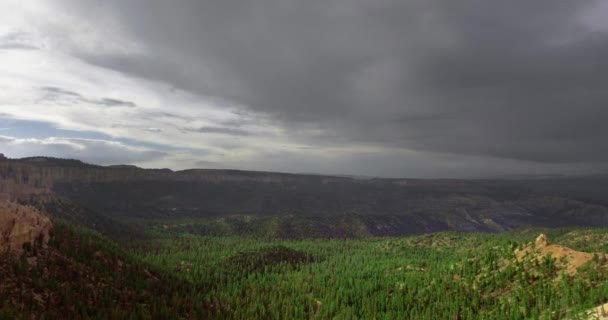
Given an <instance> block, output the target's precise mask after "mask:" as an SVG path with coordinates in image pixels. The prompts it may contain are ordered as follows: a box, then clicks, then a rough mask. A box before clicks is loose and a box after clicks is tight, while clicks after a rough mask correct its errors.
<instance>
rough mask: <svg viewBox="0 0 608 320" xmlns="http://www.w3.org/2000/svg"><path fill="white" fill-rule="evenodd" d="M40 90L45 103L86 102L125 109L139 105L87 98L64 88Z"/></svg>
mask: <svg viewBox="0 0 608 320" xmlns="http://www.w3.org/2000/svg"><path fill="white" fill-rule="evenodd" d="M40 89H41V90H42V91H43V92H44V95H43V97H42V100H43V101H53V102H56V101H71V102H75V103H82V102H84V103H91V104H96V105H101V106H106V107H125V108H135V107H137V105H136V104H135V103H134V102H131V101H124V100H119V99H113V98H101V99H95V98H87V97H84V96H82V95H81V94H79V93H77V92H74V91H70V90H66V89H63V88H58V87H52V86H50V87H42V88H40Z"/></svg>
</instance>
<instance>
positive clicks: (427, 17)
mask: <svg viewBox="0 0 608 320" xmlns="http://www.w3.org/2000/svg"><path fill="white" fill-rule="evenodd" d="M0 5H1V7H2V10H0V153H5V154H6V155H7V156H9V157H23V156H32V155H47V156H56V157H63V158H66V157H69V158H78V159H82V160H84V161H87V162H91V163H97V164H119V163H125V164H135V165H139V166H142V167H169V168H172V169H184V168H237V169H251V170H268V171H287V172H310V173H313V172H314V173H326V174H351V175H368V176H385V177H483V176H495V175H505V174H547V173H565V174H580V173H585V174H586V173H596V172H608V142H607V141H606V140H608V125H607V124H606V122H607V121H608V1H605V0H597V1H592V0H589V1H580V0H563V1H555V0H534V1H530V0H511V1H499V0H460V1H453V0H395V1H392V0H373V1H370V0H325V1H322V0H256V1H237V0H221V1H216V0H209V1H207V0H172V1H165V0H130V1H125V0H105V1H101V0H45V1H24V0H0Z"/></svg>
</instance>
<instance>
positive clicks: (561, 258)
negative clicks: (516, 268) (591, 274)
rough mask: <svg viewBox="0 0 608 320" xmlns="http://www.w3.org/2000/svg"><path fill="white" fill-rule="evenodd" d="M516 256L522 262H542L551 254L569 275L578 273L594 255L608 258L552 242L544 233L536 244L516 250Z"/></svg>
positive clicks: (560, 267) (559, 267)
mask: <svg viewBox="0 0 608 320" xmlns="http://www.w3.org/2000/svg"><path fill="white" fill-rule="evenodd" d="M515 256H516V257H517V260H518V261H520V262H521V261H534V260H536V261H537V262H538V263H539V264H540V263H542V261H544V259H545V258H546V257H547V256H550V257H551V258H553V259H554V260H555V266H556V267H557V270H558V271H559V272H561V271H563V272H565V273H566V274H568V275H569V276H574V275H576V274H577V272H578V269H579V268H580V267H581V266H583V265H584V264H586V263H587V262H589V261H591V260H592V259H594V256H596V257H597V258H598V259H601V260H603V261H605V260H606V255H605V254H603V253H595V254H594V253H589V252H581V251H576V250H573V249H570V248H568V247H564V246H560V245H557V244H552V243H550V242H549V239H548V238H547V236H546V235H544V234H540V235H539V236H538V237H537V238H536V241H535V242H534V245H532V244H530V245H528V246H526V247H525V248H524V249H522V250H516V251H515ZM536 265H538V264H536Z"/></svg>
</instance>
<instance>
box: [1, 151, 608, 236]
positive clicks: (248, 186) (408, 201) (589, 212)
mask: <svg viewBox="0 0 608 320" xmlns="http://www.w3.org/2000/svg"><path fill="white" fill-rule="evenodd" d="M0 198H7V199H12V200H15V201H18V202H20V203H23V204H32V205H34V206H36V207H38V208H40V209H43V210H44V211H46V212H48V213H50V214H51V215H52V216H55V217H60V218H63V219H66V220H69V221H73V222H77V223H80V224H84V225H87V226H90V227H95V228H96V229H98V230H101V231H102V232H106V233H114V234H120V233H125V232H136V230H131V229H129V227H127V226H125V225H121V224H120V221H125V220H128V219H155V220H157V221H167V224H168V225H171V223H170V222H171V221H175V220H179V219H182V220H183V219H190V220H192V219H199V220H198V221H199V224H197V225H196V226H194V225H192V224H191V225H190V228H191V229H192V232H199V233H208V232H209V233H218V232H219V233H241V232H243V233H253V234H260V233H264V232H269V233H272V234H276V235H277V236H280V237H294V236H297V237H307V236H315V237H316V236H321V237H338V236H373V235H403V234H415V233H425V232H432V231H441V230H456V231H487V232H495V231H503V230H509V229H513V228H518V227H523V226H540V227H560V226H606V225H608V177H607V176H605V175H602V176H596V177H593V176H588V177H564V176H557V177H553V176H549V177H532V178H525V177H522V178H519V179H476V180H462V179H381V178H366V179H360V178H353V177H336V176H323V175H311V174H288V173H273V172H253V171H240V170H207V169H193V170H184V171H171V170H169V169H141V168H138V167H135V166H109V167H104V166H96V165H90V164H86V163H84V162H81V161H79V160H73V159H56V158H48V157H33V158H24V159H6V158H3V159H0ZM227 218H229V219H227ZM220 220H221V221H222V223H223V225H224V227H222V228H220V229H221V230H219V231H218V228H216V227H213V228H212V227H210V226H216V225H217V222H218V221H220Z"/></svg>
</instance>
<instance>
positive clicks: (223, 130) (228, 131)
mask: <svg viewBox="0 0 608 320" xmlns="http://www.w3.org/2000/svg"><path fill="white" fill-rule="evenodd" d="M188 131H194V132H200V133H215V134H225V135H229V136H248V135H251V133H250V132H248V131H246V130H242V129H238V128H228V127H201V128H198V129H188Z"/></svg>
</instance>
